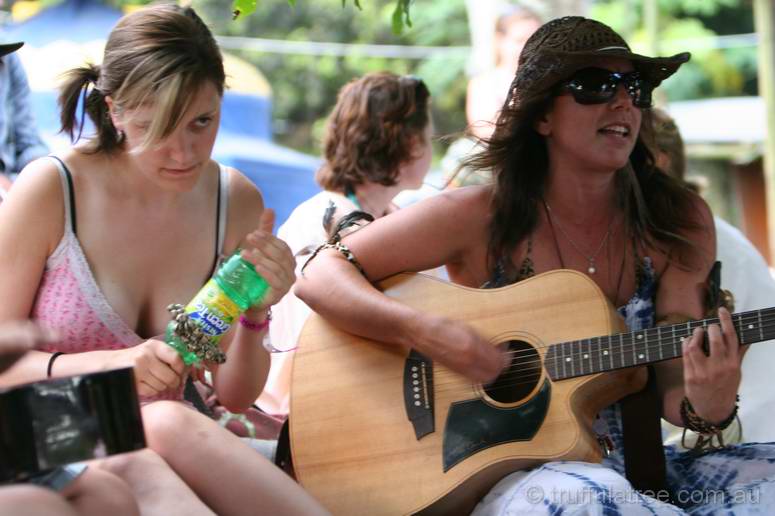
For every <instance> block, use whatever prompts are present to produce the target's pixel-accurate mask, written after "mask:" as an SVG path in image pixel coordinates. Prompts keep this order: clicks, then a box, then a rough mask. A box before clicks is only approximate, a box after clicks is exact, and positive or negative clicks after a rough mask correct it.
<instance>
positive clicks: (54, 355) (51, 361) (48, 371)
mask: <svg viewBox="0 0 775 516" xmlns="http://www.w3.org/2000/svg"><path fill="white" fill-rule="evenodd" d="M59 355H64V353H62V352H61V351H57V352H55V353H52V354H51V357H50V358H49V359H48V367H47V368H46V378H51V368H52V367H54V360H56V359H57V358H59Z"/></svg>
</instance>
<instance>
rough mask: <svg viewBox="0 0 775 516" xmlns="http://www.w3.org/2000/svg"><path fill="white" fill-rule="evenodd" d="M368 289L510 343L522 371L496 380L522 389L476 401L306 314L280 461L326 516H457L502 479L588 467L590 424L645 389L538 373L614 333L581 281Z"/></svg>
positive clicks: (441, 377) (420, 281) (594, 453)
mask: <svg viewBox="0 0 775 516" xmlns="http://www.w3.org/2000/svg"><path fill="white" fill-rule="evenodd" d="M381 288H382V289H383V290H384V292H385V293H386V294H387V295H388V296H391V297H394V298H396V299H399V300H400V301H402V302H403V303H405V304H408V305H410V306H413V307H415V308H417V309H419V310H422V311H426V312H431V313H435V314H438V315H442V316H446V317H449V318H451V319H455V320H459V321H464V322H466V323H468V324H469V325H471V326H472V327H473V328H475V329H476V330H477V331H479V332H480V333H481V334H482V335H483V336H484V337H485V338H487V339H489V340H490V341H491V342H492V344H493V345H501V344H504V343H511V344H510V346H516V347H515V348H510V349H514V350H515V351H514V354H515V356H517V355H518V356H525V357H534V358H535V360H532V359H531V360H528V361H527V362H525V363H527V364H535V368H534V369H532V370H528V371H526V370H525V369H524V367H522V368H519V367H517V368H516V369H512V370H511V371H507V372H506V373H504V374H502V375H501V377H502V378H504V377H505V376H508V374H511V378H512V380H513V378H514V377H515V376H514V375H515V374H522V377H520V380H521V379H522V378H524V381H520V382H514V381H511V382H510V383H509V382H508V381H504V382H502V384H500V386H499V384H498V383H497V382H496V384H495V387H497V388H493V389H492V390H488V389H486V388H485V387H483V386H482V385H477V384H472V383H471V382H470V381H469V380H466V379H465V378H464V377H463V376H461V375H458V374H456V373H454V372H452V371H450V370H448V369H446V368H444V367H442V366H440V365H438V364H431V363H429V362H428V361H427V360H426V361H423V359H424V357H421V356H418V357H412V356H410V355H409V354H407V353H406V352H402V351H401V350H399V349H398V348H395V347H389V346H385V345H381V344H379V343H376V342H374V341H370V340H367V339H362V338H359V337H355V336H353V335H350V334H347V333H345V332H343V331H341V330H339V329H337V328H335V327H334V326H332V325H331V324H329V323H328V322H326V321H325V320H324V319H322V318H321V317H319V316H317V315H316V314H313V315H312V316H311V317H310V319H309V320H308V321H307V324H306V325H305V327H304V330H303V332H302V335H301V338H300V341H299V349H298V351H297V353H296V357H295V359H294V365H293V376H292V382H291V415H290V438H291V449H292V454H293V462H294V467H295V471H296V475H297V478H298V479H299V481H300V482H301V484H302V485H303V486H304V487H305V488H306V489H308V490H309V491H310V492H311V493H312V494H313V495H314V496H315V497H316V498H317V499H318V500H320V501H321V502H322V503H323V505H324V506H326V507H327V508H328V509H329V510H330V511H331V512H332V513H333V514H335V515H356V514H369V515H383V514H384V515H398V514H414V513H418V512H422V513H443V514H467V513H468V512H470V510H471V509H472V508H473V507H474V505H475V504H476V502H477V501H478V500H479V499H480V498H481V497H482V496H483V495H484V494H486V492H487V491H488V490H489V489H490V488H491V487H492V486H493V485H494V484H495V483H496V482H497V481H498V480H500V479H501V478H502V477H503V476H505V475H506V474H508V473H510V472H513V471H516V470H520V469H525V468H530V467H533V466H536V465H538V464H541V463H544V462H549V461H554V460H582V461H599V460H600V459H601V451H600V447H599V444H598V442H597V439H596V437H595V436H594V434H593V433H592V431H591V424H592V420H593V418H594V415H595V414H596V413H597V412H598V411H599V410H600V409H601V408H603V407H605V406H607V405H609V404H611V403H613V402H615V401H617V400H618V399H620V398H622V397H624V396H626V395H627V394H629V393H631V392H635V391H637V390H639V389H640V388H642V386H643V384H644V382H645V374H644V373H645V370H644V369H643V368H642V367H634V368H627V369H620V370H616V371H611V372H607V373H598V374H592V375H587V376H580V377H576V378H569V379H565V380H562V381H554V380H553V379H552V378H551V377H550V375H549V374H547V372H546V368H545V367H544V365H543V359H544V358H545V354H546V347H547V346H549V345H551V344H553V343H557V342H564V341H570V340H575V339H585V338H588V337H593V336H598V335H608V334H611V333H614V332H618V331H622V329H623V327H624V325H623V321H622V320H621V318H620V317H619V316H618V315H617V313H616V311H615V310H614V309H613V307H612V306H611V305H610V303H609V302H608V301H607V299H606V298H605V296H604V295H603V294H602V292H601V291H600V289H599V288H598V287H597V286H596V285H595V284H594V282H592V281H591V280H590V279H589V278H587V277H586V276H585V275H583V274H581V273H577V272H573V271H567V270H558V271H552V272H548V273H545V274H541V275H539V276H536V277H534V278H531V279H528V280H526V281H522V282H520V283H518V284H516V285H512V286H509V287H504V288H500V289H492V290H480V289H471V288H465V287H461V286H457V285H454V284H450V283H446V282H443V281H440V280H437V279H435V278H431V277H428V276H423V275H418V274H400V275H397V276H394V277H392V278H390V279H388V280H386V281H385V282H383V283H382V285H381ZM413 368H414V369H413ZM415 374H416V375H417V376H413V375H415ZM415 381H416V383H413V382H415ZM415 409H416V410H417V411H419V412H413V410H415ZM410 417H414V418H415V419H414V420H411V421H410V419H409V418H410ZM423 418H425V420H423ZM418 437H419V438H418Z"/></svg>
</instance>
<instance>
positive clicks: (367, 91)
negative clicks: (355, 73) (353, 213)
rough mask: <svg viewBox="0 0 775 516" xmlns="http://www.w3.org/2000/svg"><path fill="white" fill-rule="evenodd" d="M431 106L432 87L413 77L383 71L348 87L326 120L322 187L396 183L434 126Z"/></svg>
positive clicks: (319, 173) (320, 174)
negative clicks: (400, 173)
mask: <svg viewBox="0 0 775 516" xmlns="http://www.w3.org/2000/svg"><path fill="white" fill-rule="evenodd" d="M429 103H430V92H429V91H428V88H427V87H426V86H425V84H424V83H423V82H422V80H420V79H418V78H416V77H412V76H403V77H401V76H398V75H395V74H392V73H388V72H379V73H371V74H367V75H364V76H363V77H361V78H359V79H355V80H353V81H351V82H349V83H348V84H346V85H345V86H344V87H343V88H342V89H341V90H340V92H339V96H338V99H337V102H336V106H335V107H334V109H333V111H332V112H331V115H330V116H329V117H328V122H327V125H326V133H325V137H324V140H323V150H324V157H325V162H324V163H323V165H322V166H321V167H320V169H319V170H318V171H317V173H316V174H315V179H316V181H317V182H318V184H319V185H320V186H321V187H322V188H323V189H325V190H329V191H334V192H342V191H345V190H347V189H352V188H353V187H354V186H355V185H359V184H362V183H364V182H372V183H378V184H381V185H384V186H392V185H394V184H396V182H397V176H398V172H399V167H400V166H401V165H402V164H404V163H406V162H408V161H411V160H412V159H413V158H414V156H413V152H414V150H415V147H416V145H417V143H418V142H420V141H422V140H421V139H422V138H423V131H425V128H426V127H427V126H428V124H429V123H430V112H429V107H430V106H429Z"/></svg>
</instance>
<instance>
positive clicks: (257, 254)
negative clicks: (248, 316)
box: [240, 209, 296, 312]
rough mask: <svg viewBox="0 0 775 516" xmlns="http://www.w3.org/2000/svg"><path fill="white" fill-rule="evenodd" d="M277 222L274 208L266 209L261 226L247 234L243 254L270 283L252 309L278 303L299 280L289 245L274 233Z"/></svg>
mask: <svg viewBox="0 0 775 516" xmlns="http://www.w3.org/2000/svg"><path fill="white" fill-rule="evenodd" d="M274 222H275V214H274V210H272V209H266V210H264V212H263V213H262V214H261V219H260V221H259V227H258V229H256V230H255V231H253V232H252V233H250V234H248V235H247V237H245V242H246V243H247V245H246V246H245V247H244V249H243V250H242V252H241V254H240V256H241V257H242V259H243V260H245V261H247V262H249V263H251V264H253V267H255V269H256V272H257V273H258V274H259V275H260V276H261V277H262V278H264V280H265V281H266V282H267V284H268V285H269V289H268V290H267V292H266V293H265V294H264V297H263V299H261V300H260V301H259V302H258V303H257V304H254V305H253V306H251V307H250V311H256V312H259V311H263V310H266V309H267V308H268V307H270V306H272V305H273V304H275V303H277V302H278V301H280V299H282V297H283V296H284V295H285V294H286V293H287V292H288V291H289V290H290V288H291V286H293V283H294V282H295V281H296V273H295V269H296V260H295V258H294V257H293V253H292V252H291V249H290V247H288V244H286V243H285V242H283V241H282V240H280V239H279V238H277V237H275V236H274V235H273V234H272V230H273V228H274Z"/></svg>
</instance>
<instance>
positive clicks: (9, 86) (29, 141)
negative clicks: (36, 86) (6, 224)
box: [0, 54, 48, 174]
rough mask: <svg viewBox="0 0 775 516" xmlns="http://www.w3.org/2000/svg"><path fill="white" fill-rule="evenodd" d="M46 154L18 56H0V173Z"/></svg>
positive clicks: (15, 168)
mask: <svg viewBox="0 0 775 516" xmlns="http://www.w3.org/2000/svg"><path fill="white" fill-rule="evenodd" d="M46 154H48V148H47V147H46V144H45V143H43V140H42V139H41V137H40V134H39V133H38V130H37V128H36V126H35V119H34V118H33V116H32V108H31V106H30V86H29V83H28V82H27V74H26V73H25V72H24V67H23V66H22V63H21V61H20V60H19V57H18V56H17V55H16V54H8V55H6V56H3V57H2V58H1V59H0V172H5V173H6V174H16V173H18V172H20V171H21V169H22V168H24V166H25V165H26V164H27V163H29V162H30V161H32V160H34V159H36V158H39V157H41V156H45V155H46Z"/></svg>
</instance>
